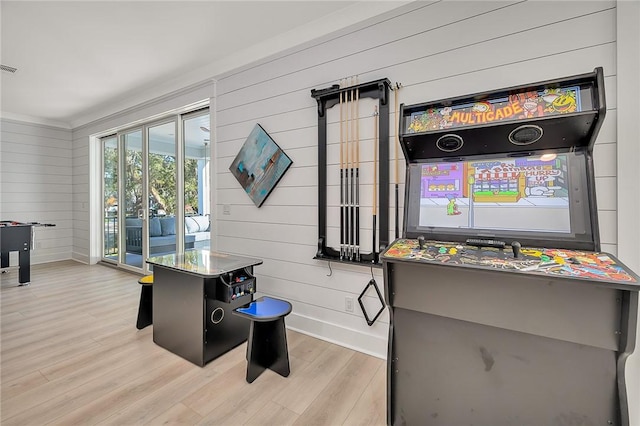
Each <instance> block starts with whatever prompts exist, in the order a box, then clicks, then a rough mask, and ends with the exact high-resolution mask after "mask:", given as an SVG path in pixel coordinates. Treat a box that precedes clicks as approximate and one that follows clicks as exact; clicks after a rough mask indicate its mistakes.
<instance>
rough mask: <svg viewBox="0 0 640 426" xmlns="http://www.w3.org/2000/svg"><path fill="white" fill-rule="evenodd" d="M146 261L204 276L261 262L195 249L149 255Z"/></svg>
mask: <svg viewBox="0 0 640 426" xmlns="http://www.w3.org/2000/svg"><path fill="white" fill-rule="evenodd" d="M147 263H148V264H150V265H159V266H164V267H167V268H171V269H174V270H177V271H182V272H188V273H192V274H196V275H202V276H205V277H217V276H220V275H222V274H225V273H228V272H232V271H236V270H238V269H243V268H247V267H250V266H255V265H260V264H262V260H261V259H255V258H250V257H244V256H237V255H233V254H227V253H221V252H215V251H209V250H201V249H195V250H187V251H185V252H184V253H171V254H165V255H162V256H154V257H150V258H149V259H147Z"/></svg>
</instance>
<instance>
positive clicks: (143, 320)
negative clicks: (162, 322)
mask: <svg viewBox="0 0 640 426" xmlns="http://www.w3.org/2000/svg"><path fill="white" fill-rule="evenodd" d="M138 283H139V284H140V285H142V291H141V292H140V306H139V307H138V322H136V328H137V329H138V330H142V329H143V328H145V327H146V326H148V325H151V324H152V323H153V274H151V275H145V276H144V277H142V278H140V279H139V280H138Z"/></svg>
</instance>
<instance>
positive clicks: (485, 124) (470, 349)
mask: <svg viewBox="0 0 640 426" xmlns="http://www.w3.org/2000/svg"><path fill="white" fill-rule="evenodd" d="M605 110H606V108H605V96H604V84H603V71H602V68H597V69H595V70H594V72H592V73H588V74H583V75H577V76H572V77H568V78H563V79H558V80H553V81H545V82H541V83H537V84H531V85H526V86H520V87H512V88H507V89H502V90H496V91H491V92H486V93H479V94H475V95H471V96H465V97H458V98H452V99H445V100H440V101H437V102H430V103H424V104H419V105H410V106H408V105H402V106H401V109H400V111H401V115H400V117H401V123H400V129H399V131H400V140H401V146H402V149H403V151H404V155H405V158H406V161H407V174H406V191H405V206H406V208H405V212H404V223H405V226H404V230H403V231H404V232H403V234H404V238H400V239H397V240H395V241H394V242H393V243H392V244H390V245H389V247H388V248H387V249H386V251H385V252H384V253H383V254H382V255H381V260H382V262H383V267H384V277H385V298H386V303H387V306H388V307H389V312H390V322H389V349H388V358H387V359H388V361H387V362H388V389H387V422H388V423H389V424H409V425H412V424H420V425H426V424H431V425H454V424H455V425H457V424H474V425H507V424H508V425H550V424H594V425H595V424H601V425H627V424H628V423H629V417H628V404H629V401H628V400H627V394H626V385H625V362H626V359H627V357H628V356H629V355H630V354H631V353H632V352H633V350H634V346H635V336H636V322H637V316H638V291H639V290H640V282H639V278H638V276H637V275H636V274H635V273H634V272H632V271H631V270H629V269H628V268H626V267H625V266H624V265H623V264H622V263H621V262H620V261H619V260H618V259H616V258H615V256H612V255H611V254H608V253H602V252H600V238H599V234H598V220H597V209H596V199H595V179H594V168H593V155H592V154H593V146H594V142H595V139H596V136H597V134H598V131H599V129H600V127H601V124H602V120H603V119H604V115H605Z"/></svg>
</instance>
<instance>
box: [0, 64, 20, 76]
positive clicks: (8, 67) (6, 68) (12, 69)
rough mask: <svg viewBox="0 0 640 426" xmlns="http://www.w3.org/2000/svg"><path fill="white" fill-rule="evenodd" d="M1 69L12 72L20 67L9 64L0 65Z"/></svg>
mask: <svg viewBox="0 0 640 426" xmlns="http://www.w3.org/2000/svg"><path fill="white" fill-rule="evenodd" d="M0 69H1V70H2V71H6V72H10V73H11V74H13V73H14V72H16V71H18V68H14V67H10V66H9V65H0Z"/></svg>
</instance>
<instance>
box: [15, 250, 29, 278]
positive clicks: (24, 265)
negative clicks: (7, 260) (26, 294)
mask: <svg viewBox="0 0 640 426" xmlns="http://www.w3.org/2000/svg"><path fill="white" fill-rule="evenodd" d="M18 264H19V265H20V271H19V272H18V283H20V285H26V284H29V282H30V281H31V251H30V250H21V251H19V252H18Z"/></svg>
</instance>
